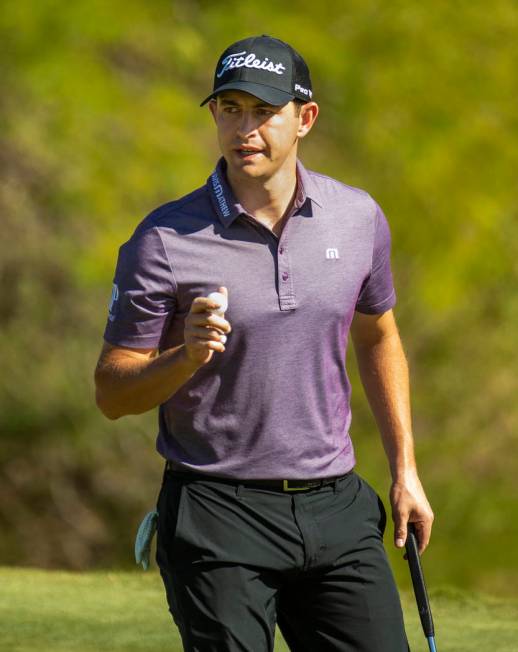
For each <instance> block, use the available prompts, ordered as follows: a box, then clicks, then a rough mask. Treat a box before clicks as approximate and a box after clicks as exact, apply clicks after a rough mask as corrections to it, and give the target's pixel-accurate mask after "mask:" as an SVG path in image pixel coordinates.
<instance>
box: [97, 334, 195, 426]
mask: <svg viewBox="0 0 518 652" xmlns="http://www.w3.org/2000/svg"><path fill="white" fill-rule="evenodd" d="M199 367H200V365H199V364H198V365H197V364H195V363H194V362H193V361H192V360H189V358H187V356H186V355H185V345H183V344H182V345H181V346H178V347H176V348H174V349H168V350H167V351H164V352H163V353H161V354H160V355H157V350H156V349H132V348H125V347H116V346H112V345H111V344H109V343H108V342H105V343H104V345H103V348H102V351H101V355H100V356H99V361H98V363H97V367H96V370H95V386H96V391H95V399H96V403H97V406H98V408H99V409H100V410H101V412H102V413H103V414H104V415H105V416H106V417H108V418H109V419H118V418H119V417H122V416H124V415H126V414H141V413H142V412H147V411H148V410H151V409H152V408H154V407H156V406H157V405H160V403H163V402H164V401H166V400H167V399H168V398H169V397H170V396H172V395H173V394H174V393H175V392H176V391H177V390H178V389H179V388H180V387H181V386H182V385H183V384H184V383H185V382H187V380H189V378H191V377H192V376H193V375H194V373H195V372H196V371H197V369H198V368H199Z"/></svg>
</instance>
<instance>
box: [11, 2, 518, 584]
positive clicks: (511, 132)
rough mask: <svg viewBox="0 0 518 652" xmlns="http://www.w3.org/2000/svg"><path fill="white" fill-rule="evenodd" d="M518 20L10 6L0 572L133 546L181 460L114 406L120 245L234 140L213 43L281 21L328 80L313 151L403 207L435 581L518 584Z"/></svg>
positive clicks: (478, 5) (398, 257)
mask: <svg viewBox="0 0 518 652" xmlns="http://www.w3.org/2000/svg"><path fill="white" fill-rule="evenodd" d="M517 27H518V5H516V3H514V2H512V0H496V1H495V2H493V3H492V5H491V8H490V10H488V6H487V4H485V3H482V2H480V1H478V2H468V1H467V0H459V1H458V2H454V3H452V2H444V1H442V0H441V1H438V2H434V3H421V4H416V3H413V2H410V1H409V0H397V1H396V2H391V3H384V2H379V1H375V0H370V1H367V2H365V1H361V2H360V0H352V1H351V2H348V3H342V2H338V1H337V0H323V1H322V2H320V3H318V5H315V4H314V3H310V2H308V1H306V0H303V1H301V2H299V3H298V5H297V8H296V10H295V9H294V7H293V6H292V5H282V6H279V5H278V4H276V3H268V2H266V4H265V3H262V4H261V6H260V7H259V6H256V5H254V4H250V3H242V2H237V1H235V0H231V1H230V2H228V3H227V4H226V5H225V11H222V10H221V5H219V4H217V3H212V2H206V1H201V0H199V1H197V2H194V1H192V0H190V1H187V0H183V1H180V0H176V1H175V2H173V3H171V2H165V1H162V2H153V3H143V2H137V1H136V0H127V1H125V2H121V1H120V0H114V1H113V2H110V3H109V4H106V3H103V2H99V1H98V0H97V1H92V0H90V1H89V2H86V1H85V0H76V2H74V3H57V2H54V1H51V0H40V1H39V2H29V1H27V2H21V3H8V4H7V5H6V6H5V7H4V9H3V12H2V14H1V15H0V38H1V40H2V43H3V47H4V52H5V54H6V56H5V60H6V64H7V65H6V66H5V67H4V70H3V72H4V75H3V84H2V89H3V92H2V95H1V96H0V114H1V123H0V124H1V127H0V139H1V140H0V143H1V147H0V172H1V178H2V185H1V189H0V211H1V215H2V227H3V229H2V231H3V233H2V236H3V237H2V238H1V239H0V329H1V334H2V340H3V342H4V343H5V345H4V346H3V347H2V350H3V368H4V373H3V374H2V376H1V378H0V428H1V433H2V439H1V442H2V445H1V449H0V525H2V531H3V532H4V533H6V534H4V537H3V538H2V540H1V542H0V560H1V561H2V562H3V563H8V564H29V565H42V566H50V567H57V566H63V567H69V568H78V569H80V568H87V567H100V566H107V565H111V564H114V563H118V564H120V565H123V566H125V565H131V564H132V563H133V562H132V550H131V547H132V537H133V533H134V530H135V527H136V525H137V523H138V521H139V519H140V517H141V515H142V513H143V512H144V511H147V509H148V508H149V507H150V505H152V503H153V501H154V500H155V498H156V495H157V492H158V488H159V483H160V474H161V469H162V465H161V458H159V456H158V455H157V453H156V452H155V450H154V437H155V433H156V415H155V414H153V413H151V414H147V415H143V416H140V417H131V418H125V419H123V420H122V421H117V422H108V421H106V420H105V419H104V418H103V417H102V416H101V415H100V414H99V413H98V412H97V410H96V408H95V405H94V399H93V381H92V376H93V369H94V365H95V361H96V359H97V355H98V352H99V349H100V346H101V337H102V332H103V327H104V321H105V319H106V304H107V302H108V300H109V294H110V291H111V279H112V275H113V271H114V266H115V261H116V256H117V250H118V247H119V246H120V245H121V244H122V242H124V241H125V240H126V239H127V238H128V237H129V236H130V235H131V233H132V231H133V230H134V228H135V227H136V225H137V224H138V222H139V221H140V220H141V219H142V218H143V217H144V216H145V215H146V214H147V213H149V212H150V211H151V210H152V209H153V208H155V207H156V206H157V205H159V204H161V203H164V202H166V201H169V200H171V199H173V198H175V197H178V196H180V195H181V194H183V193H185V192H188V191H190V190H191V189H193V188H195V187H198V186H199V185H201V184H202V183H204V180H205V179H206V177H207V176H208V175H209V174H210V172H211V169H212V167H213V165H214V163H215V161H216V158H217V157H218V155H219V153H218V149H217V144H216V139H215V137H214V131H213V127H212V123H211V120H210V118H209V115H208V112H207V111H206V110H205V111H203V110H201V109H199V110H198V104H199V101H200V100H201V98H203V97H204V96H205V94H206V91H207V89H209V88H211V84H212V75H213V68H214V65H215V62H216V59H217V57H218V55H219V54H220V52H221V51H222V50H223V49H224V48H225V47H226V45H228V44H229V43H230V42H232V41H234V40H237V39H238V38H243V37H245V36H248V35H251V34H254V33H269V34H272V35H274V36H278V37H280V38H282V39H284V40H287V41H288V42H290V43H292V44H293V45H294V46H295V47H296V48H297V49H299V50H300V51H301V52H303V53H304V56H305V57H306V59H307V60H308V62H309V64H310V68H311V71H312V77H313V83H314V88H315V99H316V100H317V101H318V102H319V103H320V105H321V115H320V117H319V121H318V123H317V125H316V129H315V130H314V132H313V133H312V134H311V136H310V138H308V139H307V141H306V142H304V144H303V147H302V150H301V157H302V158H303V160H304V162H305V164H306V165H307V166H308V167H310V168H312V169H317V170H319V171H321V172H323V173H326V174H329V175H331V176H333V177H335V178H339V179H341V180H343V181H344V182H345V183H349V184H351V185H355V186H358V187H361V188H364V189H366V190H367V191H369V192H370V193H371V194H372V195H373V196H374V197H375V198H376V199H377V201H378V202H379V203H380V204H381V206H382V207H383V209H384V211H385V213H386V215H387V217H388V219H389V222H390V224H391V228H392V235H393V261H394V272H395V280H396V288H397V291H398V304H397V306H396V308H395V311H396V314H397V317H398V321H399V324H400V328H401V331H402V336H403V341H404V343H405V346H406V349H407V353H408V357H409V361H410V367H411V374H412V382H413V392H412V396H413V413H414V425H415V436H416V445H417V455H418V461H419V464H420V470H421V475H422V479H423V482H424V483H425V487H426V489H427V493H428V495H429V498H430V501H431V503H432V506H433V507H434V511H435V512H436V523H435V530H434V538H433V540H432V546H431V547H430V548H429V551H427V558H428V560H429V562H427V577H429V581H430V582H433V583H436V582H442V581H444V582H452V581H455V582H457V583H459V584H464V585H465V586H468V587H477V588H480V589H487V590H495V591H497V590H498V591H509V592H511V591H516V588H515V587H516V585H517V582H513V581H512V580H513V579H518V575H517V573H518V569H517V568H516V565H515V563H514V562H513V558H512V554H513V553H512V551H513V550H514V549H515V548H516V546H517V545H518V527H517V526H516V519H515V518H513V517H515V516H516V515H517V511H518V503H517V501H516V496H517V489H518V485H517V483H518V480H517V478H518V474H517V472H516V471H517V469H516V462H515V456H514V455H513V450H514V449H513V445H515V443H516V433H517V432H518V405H517V402H516V394H517V381H516V376H515V374H514V373H513V371H514V369H513V367H514V366H515V365H512V364H511V361H513V360H515V359H516V348H517V343H518V333H517V329H516V323H517V321H518V296H517V293H516V287H517V278H518V262H517V261H518V251H517V244H516V243H517V242H518V226H517V224H518V222H517V219H516V218H517V208H516V207H517V205H518V202H517V186H516V169H518V161H517V158H518V153H517V152H518V147H517V145H518V124H517V122H518V118H517V113H516V97H517V90H518V89H517V75H516V61H517V60H518V59H517V55H518V46H517V43H518V38H517V35H518V30H517ZM351 355H352V350H351ZM349 369H350V371H351V375H352V378H353V383H354V387H355V391H354V395H353V427H352V436H353V441H354V443H355V445H356V449H357V455H358V460H359V467H358V468H359V471H360V472H361V473H364V474H365V475H366V477H367V478H368V479H369V480H370V481H372V483H373V484H374V486H375V487H376V488H377V490H378V491H380V493H382V495H383V496H384V498H385V502H386V504H387V505H388V499H387V498H386V497H387V493H386V492H387V490H388V486H389V476H388V470H387V467H386V462H385V460H384V456H383V452H382V448H381V444H380V442H379V438H378V436H377V434H376V430H375V427H374V422H373V419H372V417H371V416H370V413H369V411H368V408H367V404H366V401H365V400H364V398H363V395H362V392H361V390H360V385H359V382H358V378H357V375H356V373H355V368H354V365H351V364H349ZM391 533H392V531H391V526H390V525H389V527H388V529H387V536H386V542H387V548H388V549H389V551H390V554H391V557H392V560H393V562H394V566H395V569H396V573H397V574H398V579H399V580H400V581H401V582H402V583H407V576H406V569H405V568H404V566H403V565H402V564H401V563H400V561H399V558H398V557H396V554H397V553H396V552H395V551H393V550H392V548H391V546H392V544H391ZM503 538H505V540H506V541H507V546H505V547H499V553H498V555H497V556H495V555H494V554H493V553H494V549H495V542H496V541H502V539H503ZM459 541H462V542H463V545H462V546H460V545H452V544H453V543H454V542H456V543H458V542H459Z"/></svg>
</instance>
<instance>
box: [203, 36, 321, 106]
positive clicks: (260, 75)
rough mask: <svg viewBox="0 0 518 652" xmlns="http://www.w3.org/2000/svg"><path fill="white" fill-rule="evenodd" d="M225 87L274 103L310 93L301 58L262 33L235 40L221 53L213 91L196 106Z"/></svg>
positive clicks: (283, 43)
mask: <svg viewBox="0 0 518 652" xmlns="http://www.w3.org/2000/svg"><path fill="white" fill-rule="evenodd" d="M226 90H237V91H245V92H247V93H250V94H251V95H254V96H255V97H258V98H259V99H260V100H263V101H264V102H267V103H268V104H273V105H276V106H281V105H282V104H287V103H288V102H289V101H290V100H293V99H295V98H297V99H300V100H305V101H306V102H309V101H310V100H311V98H312V96H313V92H312V90H311V79H310V77H309V70H308V67H307V65H306V62H305V61H304V59H303V58H302V57H301V56H300V54H299V53H298V52H296V51H295V50H294V49H293V48H292V47H291V45H288V44H287V43H285V42H284V41H280V40H279V39H276V38H272V37H271V36H268V35H266V34H263V35H262V36H252V37H250V38H246V39H243V40H242V41H237V42H236V43H233V44H232V45H230V46H229V47H228V48H227V49H226V50H225V52H223V54H222V55H221V57H220V58H219V61H218V65H217V66H216V71H215V73H214V87H213V92H212V93H211V94H210V95H209V96H208V97H207V98H206V99H205V100H203V102H202V103H201V104H200V106H203V105H204V104H205V103H206V102H208V101H209V100H211V99H213V98H215V97H216V95H217V94H218V93H221V91H226Z"/></svg>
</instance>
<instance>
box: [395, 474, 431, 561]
mask: <svg viewBox="0 0 518 652" xmlns="http://www.w3.org/2000/svg"><path fill="white" fill-rule="evenodd" d="M390 504H391V506H392V520H393V521H394V544H395V546H396V548H403V547H404V546H405V542H406V538H407V528H408V523H414V525H415V530H416V537H417V543H418V547H419V554H420V555H421V554H422V553H423V552H424V550H425V549H426V547H427V546H428V543H429V541H430V535H431V532H432V522H433V519H434V514H433V512H432V508H431V507H430V503H429V502H428V500H427V498H426V496H425V493H424V489H423V486H422V485H421V481H420V480H419V477H418V476H417V471H412V472H409V473H406V474H405V475H404V476H401V477H399V478H397V479H396V480H394V481H393V482H392V486H391V487H390ZM404 558H405V559H406V555H405V557H404Z"/></svg>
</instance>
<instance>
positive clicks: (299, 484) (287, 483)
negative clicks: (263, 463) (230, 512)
mask: <svg viewBox="0 0 518 652" xmlns="http://www.w3.org/2000/svg"><path fill="white" fill-rule="evenodd" d="M165 468H166V472H168V473H170V474H171V475H173V476H174V477H176V478H178V479H185V480H210V481H212V482H223V483H226V484H232V485H236V486H237V485H242V486H243V487H259V488H263V489H273V490H276V491H305V490H307V489H317V488H319V487H323V486H325V485H329V484H333V483H334V482H336V481H337V480H341V479H342V478H346V477H347V476H348V475H351V473H352V472H353V470H352V469H351V470H350V471H348V472H347V473H344V474H343V475H337V476H333V477H332V478H321V479H318V480H239V479H234V478H221V477H218V476H214V475H205V474H204V473H191V472H190V471H187V472H186V471H177V470H175V469H174V468H173V466H172V465H171V462H170V461H167V462H166V466H165Z"/></svg>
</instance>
